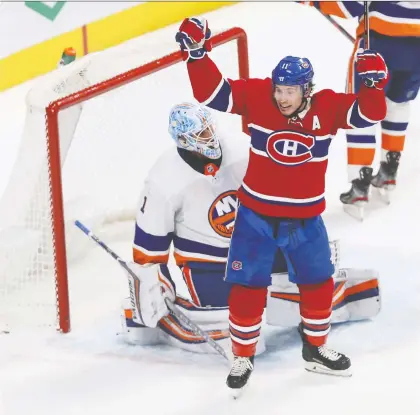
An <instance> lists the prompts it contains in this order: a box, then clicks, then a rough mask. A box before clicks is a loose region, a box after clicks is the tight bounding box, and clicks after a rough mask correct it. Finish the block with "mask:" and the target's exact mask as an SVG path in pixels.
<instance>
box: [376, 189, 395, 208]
mask: <svg viewBox="0 0 420 415" xmlns="http://www.w3.org/2000/svg"><path fill="white" fill-rule="evenodd" d="M372 187H373V188H374V189H375V190H374V193H375V195H374V197H375V198H376V199H378V200H380V201H381V202H382V203H385V204H386V205H389V204H391V192H392V191H393V190H394V188H395V186H392V185H390V186H388V187H374V186H372Z"/></svg>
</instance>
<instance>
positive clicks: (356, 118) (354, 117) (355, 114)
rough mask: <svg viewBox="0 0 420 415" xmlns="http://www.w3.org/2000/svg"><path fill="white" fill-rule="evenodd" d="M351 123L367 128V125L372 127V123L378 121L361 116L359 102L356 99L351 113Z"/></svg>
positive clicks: (357, 126) (354, 125)
mask: <svg viewBox="0 0 420 415" xmlns="http://www.w3.org/2000/svg"><path fill="white" fill-rule="evenodd" d="M350 124H351V125H352V126H353V127H356V128H365V127H370V126H371V125H375V124H376V122H375V121H372V122H370V121H367V120H365V119H364V118H362V117H361V116H360V114H359V103H358V102H357V100H356V101H355V103H354V105H353V106H352V110H351V115H350Z"/></svg>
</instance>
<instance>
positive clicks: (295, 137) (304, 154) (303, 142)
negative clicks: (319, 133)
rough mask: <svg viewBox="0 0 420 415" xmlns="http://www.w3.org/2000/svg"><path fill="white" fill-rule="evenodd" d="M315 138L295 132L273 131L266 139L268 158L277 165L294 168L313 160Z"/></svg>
mask: <svg viewBox="0 0 420 415" xmlns="http://www.w3.org/2000/svg"><path fill="white" fill-rule="evenodd" d="M314 145H315V137H314V136H312V135H309V134H303V133H299V132H297V131H275V132H274V133H272V134H270V135H269V136H268V139H267V144H266V151H267V154H268V156H269V157H270V158H271V159H272V160H273V161H275V162H276V163H279V164H285V165H288V166H295V165H298V164H302V163H306V162H307V161H309V160H311V159H312V158H313V155H312V152H311V149H312V148H313V147H314Z"/></svg>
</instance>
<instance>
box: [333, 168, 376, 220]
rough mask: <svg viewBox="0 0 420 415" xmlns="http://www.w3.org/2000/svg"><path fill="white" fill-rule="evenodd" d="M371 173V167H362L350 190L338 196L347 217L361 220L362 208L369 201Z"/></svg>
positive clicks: (362, 216) (362, 215)
mask: <svg viewBox="0 0 420 415" xmlns="http://www.w3.org/2000/svg"><path fill="white" fill-rule="evenodd" d="M372 173H373V169H372V168H371V167H362V168H361V169H360V172H359V175H360V178H359V179H354V180H353V181H352V182H351V189H350V190H349V191H348V192H346V193H341V195H340V200H341V202H342V203H343V205H344V206H343V207H344V210H345V211H346V212H347V213H348V214H349V215H351V216H353V217H355V218H356V219H359V220H363V218H364V207H365V205H366V203H367V202H368V201H369V188H370V183H371V180H372Z"/></svg>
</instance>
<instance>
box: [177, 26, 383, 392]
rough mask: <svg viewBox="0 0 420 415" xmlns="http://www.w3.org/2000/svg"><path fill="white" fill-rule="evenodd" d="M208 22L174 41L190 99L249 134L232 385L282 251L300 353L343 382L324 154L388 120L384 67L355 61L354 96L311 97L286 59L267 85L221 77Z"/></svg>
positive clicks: (239, 219) (245, 368)
mask: <svg viewBox="0 0 420 415" xmlns="http://www.w3.org/2000/svg"><path fill="white" fill-rule="evenodd" d="M210 36H211V32H210V29H209V28H208V25H207V21H206V20H205V19H198V18H187V19H185V20H184V21H183V22H182V24H181V26H180V28H179V31H178V33H177V34H176V40H177V42H178V43H179V45H180V48H181V51H182V54H183V58H184V60H185V61H186V62H187V69H188V74H189V77H190V81H191V85H192V88H193V91H194V96H195V98H196V99H197V100H198V101H199V102H201V103H204V104H205V105H207V106H209V107H210V108H213V109H216V110H219V111H225V112H230V113H234V114H240V115H245V116H246V118H247V121H248V127H249V130H250V134H251V147H250V157H249V164H248V168H247V172H246V174H245V177H244V179H243V182H242V185H241V187H240V189H239V191H238V197H239V201H240V206H239V208H238V210H237V216H236V221H235V229H234V231H233V234H232V240H231V245H230V249H229V256H228V263H227V267H226V277H225V279H226V281H228V282H230V283H232V284H233V286H232V289H231V291H230V296H229V307H230V314H229V319H230V332H231V339H232V348H233V353H234V355H235V358H234V361H233V365H232V369H231V372H230V373H229V376H228V378H227V384H228V387H229V388H231V389H232V390H234V392H236V391H240V389H241V388H242V387H243V386H244V385H245V384H246V382H247V381H248V379H249V376H250V374H251V372H252V370H253V356H254V354H255V347H256V344H257V342H258V338H259V335H260V329H261V321H262V314H263V310H264V306H265V303H266V295H267V286H268V285H269V284H270V271H271V265H272V262H273V258H274V253H275V251H276V249H277V248H278V247H280V248H281V250H282V251H283V254H284V256H285V258H286V261H287V264H288V270H289V276H290V278H291V280H292V281H293V282H295V283H296V284H297V285H298V287H299V291H300V298H301V302H300V314H301V319H302V323H301V335H302V340H303V349H302V356H303V359H304V360H305V362H306V364H305V366H306V368H307V369H308V370H311V371H321V372H323V373H328V374H335V375H348V374H349V368H350V360H349V358H348V357H346V356H345V355H343V354H341V353H338V352H336V351H334V350H331V349H329V348H327V347H326V340H327V335H328V332H329V330H330V318H331V305H332V297H333V280H332V278H331V276H332V275H333V273H334V266H333V265H332V263H331V260H330V257H331V252H330V247H329V244H328V236H327V231H326V229H325V226H324V223H323V221H322V218H321V216H320V215H321V213H322V212H323V211H324V209H325V199H324V190H325V173H326V168H327V156H328V147H329V145H330V143H331V140H332V139H333V137H334V135H335V134H336V133H337V130H338V129H339V128H344V129H349V128H360V127H366V126H369V125H373V124H375V123H377V122H379V121H381V120H382V119H383V118H384V116H385V113H386V104H385V95H384V92H383V87H384V86H385V84H386V83H387V68H386V65H385V62H384V60H383V59H382V57H381V56H380V55H379V54H377V53H375V52H374V51H364V52H362V53H360V54H359V55H358V65H357V71H358V73H359V76H360V77H361V78H362V79H363V82H364V84H363V85H362V86H361V88H360V91H359V93H358V94H357V95H356V94H340V93H335V92H334V91H332V90H322V91H320V92H318V93H315V94H313V92H312V89H313V82H312V79H313V75H314V72H313V68H312V65H311V63H310V62H309V60H308V59H306V58H297V57H292V56H287V57H286V58H284V59H282V60H281V61H280V62H279V64H278V65H277V66H276V67H275V68H274V70H273V73H272V77H271V78H265V79H240V80H231V79H224V78H223V76H222V74H221V73H220V72H219V70H218V68H217V66H216V65H215V63H214V62H213V61H212V60H211V59H210V57H209V56H208V52H209V51H211V39H210Z"/></svg>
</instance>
